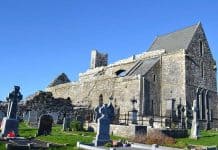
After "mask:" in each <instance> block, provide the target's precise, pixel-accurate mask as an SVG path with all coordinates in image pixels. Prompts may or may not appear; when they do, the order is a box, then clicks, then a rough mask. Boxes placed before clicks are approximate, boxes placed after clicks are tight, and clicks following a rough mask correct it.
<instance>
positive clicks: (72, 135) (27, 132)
mask: <svg viewBox="0 0 218 150" xmlns="http://www.w3.org/2000/svg"><path fill="white" fill-rule="evenodd" d="M61 128H62V126H60V125H55V126H54V127H53V128H52V133H51V135H48V136H39V137H37V139H39V140H42V141H47V142H53V143H57V144H67V147H65V148H63V147H62V148H60V149H66V150H68V149H69V150H72V149H76V143H77V141H80V142H82V143H87V144H88V143H91V142H92V141H93V140H94V138H95V135H96V134H95V133H93V132H62V131H61ZM36 132H37V129H35V128H30V127H28V126H27V125H26V124H25V123H20V125H19V134H20V136H22V137H26V138H28V137H34V136H35V134H36ZM111 138H112V139H114V140H116V139H121V138H120V137H117V136H112V137H111Z"/></svg>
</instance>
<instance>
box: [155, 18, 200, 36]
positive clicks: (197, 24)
mask: <svg viewBox="0 0 218 150" xmlns="http://www.w3.org/2000/svg"><path fill="white" fill-rule="evenodd" d="M200 24H201V22H198V23H196V24H193V25H190V26H186V27H183V28H181V29H178V30H174V31H171V32H168V33H165V34H162V35H158V36H157V37H156V39H157V38H159V37H163V36H166V35H169V34H172V33H176V32H179V31H183V30H185V29H188V28H191V27H194V26H195V27H196V26H199V25H200Z"/></svg>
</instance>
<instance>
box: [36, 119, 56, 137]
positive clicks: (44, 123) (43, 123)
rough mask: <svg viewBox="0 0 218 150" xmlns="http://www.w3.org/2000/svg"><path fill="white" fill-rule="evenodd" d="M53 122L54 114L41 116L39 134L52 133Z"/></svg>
mask: <svg viewBox="0 0 218 150" xmlns="http://www.w3.org/2000/svg"><path fill="white" fill-rule="evenodd" d="M52 123H53V119H52V116H50V115H42V116H41V117H40V118H39V125H38V133H37V136H40V135H49V134H51V131H52Z"/></svg>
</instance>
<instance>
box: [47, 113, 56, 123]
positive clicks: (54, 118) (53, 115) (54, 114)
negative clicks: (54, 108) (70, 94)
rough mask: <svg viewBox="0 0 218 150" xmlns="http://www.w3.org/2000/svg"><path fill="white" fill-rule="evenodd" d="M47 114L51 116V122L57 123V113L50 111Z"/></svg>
mask: <svg viewBox="0 0 218 150" xmlns="http://www.w3.org/2000/svg"><path fill="white" fill-rule="evenodd" d="M49 115H51V116H52V118H53V123H54V124H57V122H58V113H56V112H52V113H49Z"/></svg>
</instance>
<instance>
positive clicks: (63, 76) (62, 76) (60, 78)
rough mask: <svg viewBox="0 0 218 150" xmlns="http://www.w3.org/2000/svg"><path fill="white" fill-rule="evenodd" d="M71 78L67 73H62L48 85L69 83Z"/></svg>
mask: <svg viewBox="0 0 218 150" xmlns="http://www.w3.org/2000/svg"><path fill="white" fill-rule="evenodd" d="M69 82H71V81H70V79H69V78H68V77H67V75H66V74H65V73H62V74H60V75H59V76H58V77H57V78H55V79H54V80H53V81H52V82H51V83H50V84H49V86H48V87H53V86H56V85H59V84H64V83H69Z"/></svg>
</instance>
